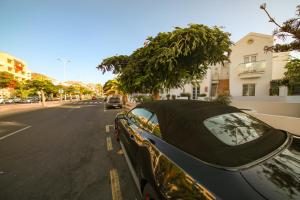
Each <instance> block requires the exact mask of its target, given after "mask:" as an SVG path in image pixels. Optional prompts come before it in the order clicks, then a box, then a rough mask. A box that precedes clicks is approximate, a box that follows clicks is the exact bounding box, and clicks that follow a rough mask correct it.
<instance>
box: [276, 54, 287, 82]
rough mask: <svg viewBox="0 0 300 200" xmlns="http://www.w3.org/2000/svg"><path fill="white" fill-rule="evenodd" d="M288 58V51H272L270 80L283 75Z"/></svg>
mask: <svg viewBox="0 0 300 200" xmlns="http://www.w3.org/2000/svg"><path fill="white" fill-rule="evenodd" d="M289 58H290V52H281V53H273V60H272V80H277V79H281V78H283V77H284V72H285V71H286V70H285V68H284V67H285V65H286V63H287V62H288V60H289Z"/></svg>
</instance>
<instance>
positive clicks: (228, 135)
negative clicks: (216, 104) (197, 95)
mask: <svg viewBox="0 0 300 200" xmlns="http://www.w3.org/2000/svg"><path fill="white" fill-rule="evenodd" d="M204 125H205V126H206V128H207V129H208V130H209V131H210V132H211V133H213V134H214V135H215V136H216V137H217V138H218V139H219V140H221V141H222V142H223V143H225V144H227V145H230V146H237V145H241V144H244V143H247V142H250V141H252V140H255V139H257V138H259V137H261V136H262V135H263V134H264V133H266V132H268V131H269V130H270V129H271V128H270V127H269V126H268V125H266V124H264V123H262V122H260V121H258V120H257V119H255V118H254V117H252V116H250V115H248V114H245V113H228V114H223V115H219V116H216V117H211V118H208V119H206V120H205V121H204Z"/></svg>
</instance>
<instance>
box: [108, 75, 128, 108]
mask: <svg viewBox="0 0 300 200" xmlns="http://www.w3.org/2000/svg"><path fill="white" fill-rule="evenodd" d="M103 92H104V94H105V95H106V96H109V95H121V96H122V101H123V104H124V105H125V104H126V102H127V94H126V93H125V92H124V89H123V87H122V85H121V84H120V82H119V81H118V80H117V79H113V80H108V81H107V82H106V83H105V84H104V86H103Z"/></svg>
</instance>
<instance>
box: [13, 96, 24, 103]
mask: <svg viewBox="0 0 300 200" xmlns="http://www.w3.org/2000/svg"><path fill="white" fill-rule="evenodd" d="M13 101H14V103H22V99H21V98H19V97H15V98H14V99H13Z"/></svg>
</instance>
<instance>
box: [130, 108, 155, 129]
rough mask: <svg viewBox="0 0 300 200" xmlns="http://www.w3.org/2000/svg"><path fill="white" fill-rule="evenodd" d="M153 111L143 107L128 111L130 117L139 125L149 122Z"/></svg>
mask: <svg viewBox="0 0 300 200" xmlns="http://www.w3.org/2000/svg"><path fill="white" fill-rule="evenodd" d="M151 116H152V113H151V112H149V111H148V110H145V109H143V108H135V109H133V110H131V111H130V112H129V113H128V117H129V118H130V119H131V121H133V122H134V123H136V124H137V125H139V126H143V125H145V124H146V123H147V121H148V120H149V118H150V117H151Z"/></svg>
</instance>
